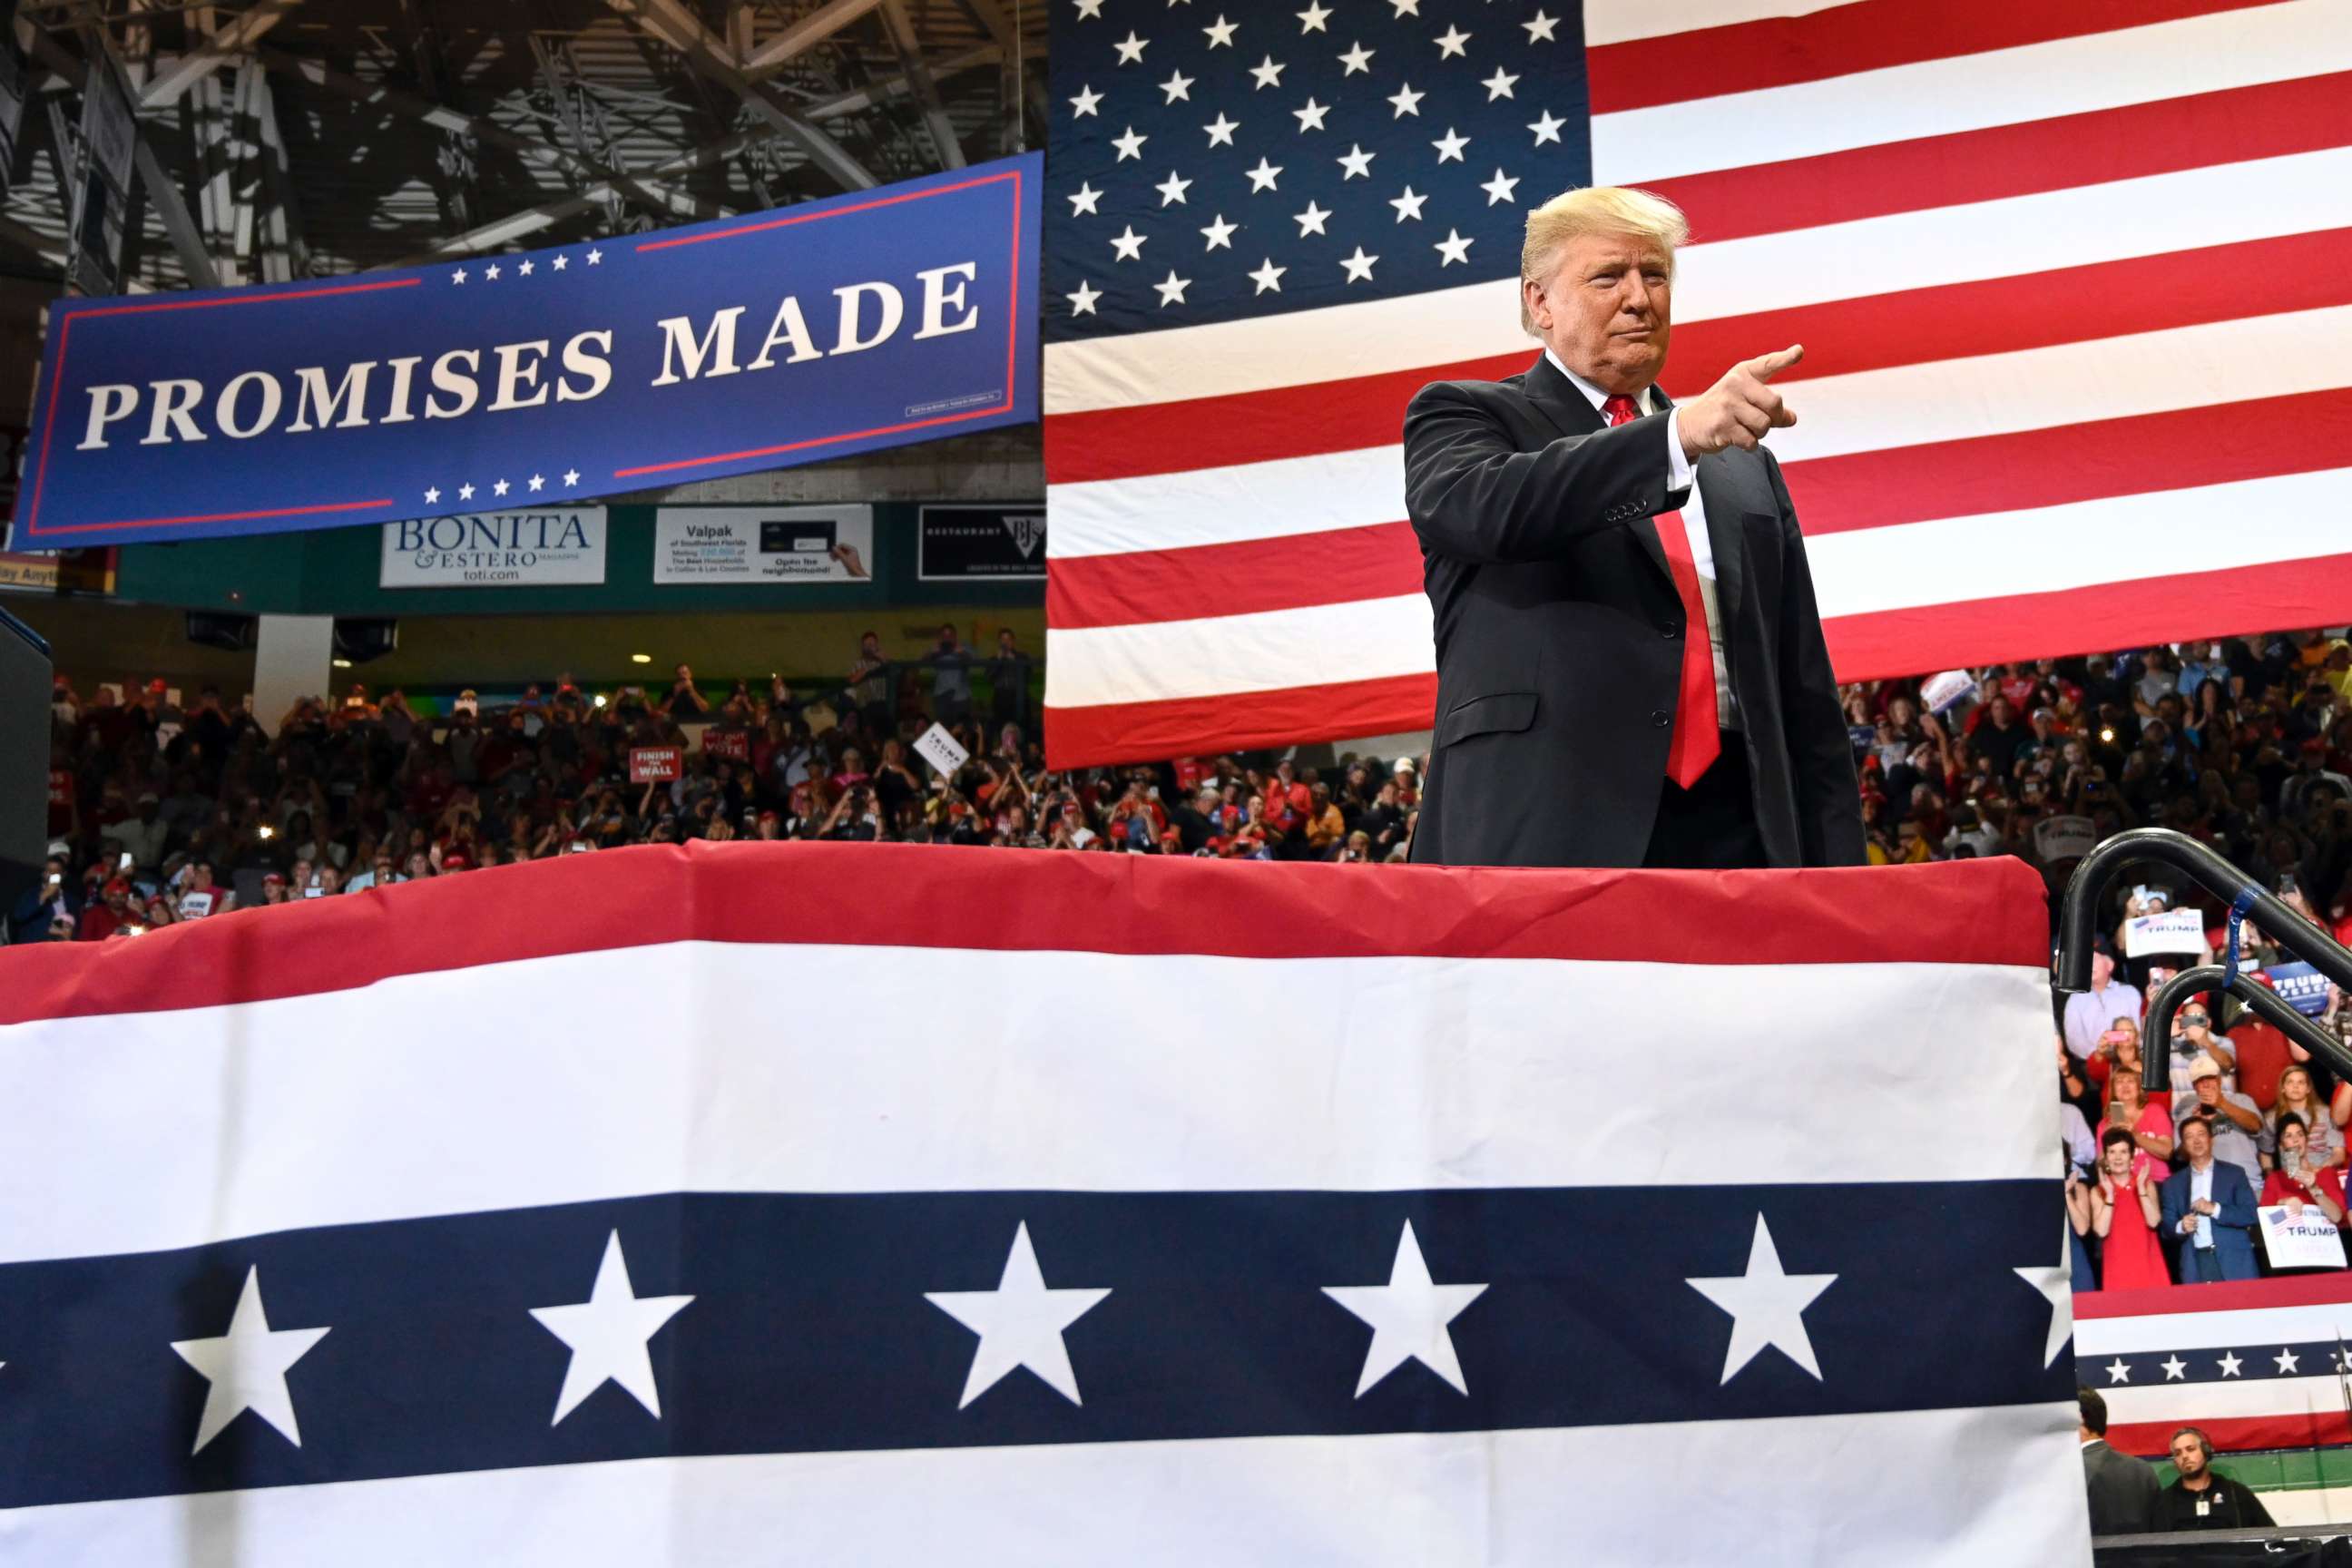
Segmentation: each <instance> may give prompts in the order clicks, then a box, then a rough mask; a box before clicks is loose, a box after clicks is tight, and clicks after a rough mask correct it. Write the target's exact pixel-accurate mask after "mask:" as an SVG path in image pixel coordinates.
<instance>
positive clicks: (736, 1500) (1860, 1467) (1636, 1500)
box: [7, 1401, 2090, 1568]
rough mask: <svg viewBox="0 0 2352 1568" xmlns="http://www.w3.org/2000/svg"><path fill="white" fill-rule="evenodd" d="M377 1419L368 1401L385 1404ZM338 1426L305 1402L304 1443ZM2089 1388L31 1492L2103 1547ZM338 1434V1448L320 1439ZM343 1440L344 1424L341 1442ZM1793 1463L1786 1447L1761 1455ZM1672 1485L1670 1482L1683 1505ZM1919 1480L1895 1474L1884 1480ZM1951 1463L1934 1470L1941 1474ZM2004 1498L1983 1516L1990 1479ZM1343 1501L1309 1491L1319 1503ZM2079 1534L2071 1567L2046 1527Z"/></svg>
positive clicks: (516, 1540) (343, 1518) (945, 1533)
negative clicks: (1917, 1405) (2077, 1411)
mask: <svg viewBox="0 0 2352 1568" xmlns="http://www.w3.org/2000/svg"><path fill="white" fill-rule="evenodd" d="M352 1418H353V1419H365V1415H364V1413H363V1412H360V1413H355V1414H354V1415H353V1416H352ZM321 1419H322V1417H320V1416H319V1415H313V1414H312V1413H310V1412H308V1411H306V1412H305V1413H304V1420H303V1428H304V1430H303V1435H304V1436H305V1437H311V1436H312V1435H313V1433H314V1432H318V1431H319V1430H320V1426H319V1424H320V1421H321ZM2073 1423H2074V1405H2073V1402H2072V1401H2068V1402H2067V1403H2065V1404H2063V1405H2017V1406H2011V1407H2008V1408H1994V1409H1980V1410H1922V1411H1915V1412H1903V1413H1896V1414H1887V1415H1833V1416H1818V1417H1796V1418H1788V1417H1783V1418H1776V1419H1768V1420H1754V1421H1694V1422H1685V1423H1675V1424H1660V1425H1654V1426H1589V1427H1571V1428H1565V1429H1555V1430H1545V1429H1528V1430H1517V1431H1507V1432H1462V1433H1403V1434H1395V1435H1385V1436H1363V1437H1338V1436H1312V1437H1261V1438H1223V1439H1209V1440H1202V1441H1195V1442H1139V1443H1069V1444H1038V1445H1034V1446H1028V1447H969V1448H937V1449H913V1450H898V1451H882V1452H862V1453H860V1452H851V1453H822V1454H764V1455H743V1456H730V1457H725V1458H685V1459H663V1458H652V1459H637V1460H629V1461H624V1462H621V1463H605V1464H583V1465H551V1466H547V1467H543V1468H530V1469H514V1470H474V1471H461V1472H457V1473H455V1474H446V1475H437V1476H421V1477H415V1478H411V1479H399V1480H376V1481H357V1482H348V1481H347V1482H341V1483H336V1484H331V1485H320V1486H289V1487H268V1488H257V1489H253V1490H249V1491H232V1492H211V1493H204V1494H199V1495H196V1496H193V1497H169V1498H142V1499H136V1500H130V1501H124V1502H108V1503H79V1504H72V1505H67V1506H56V1507H47V1508H35V1509H24V1510H17V1511H16V1513H14V1514H12V1515H10V1516H8V1525H7V1534H8V1536H9V1538H10V1539H11V1540H13V1541H14V1542H15V1543H16V1545H17V1546H19V1547H21V1548H23V1549H24V1553H25V1556H24V1560H25V1561H26V1562H28V1563H32V1562H37V1563H41V1564H43V1568H121V1565H122V1564H126V1563H216V1562H217V1563H226V1562H227V1561H228V1559H227V1558H226V1557H225V1556H221V1555H219V1553H220V1552H226V1551H231V1550H233V1551H234V1553H235V1561H236V1564H237V1565H238V1568H317V1565H318V1564H321V1563H331V1564H333V1565H334V1568H414V1565H415V1564H417V1563H499V1564H501V1565H504V1568H701V1565H703V1564H709V1563H824V1564H836V1563H840V1564H847V1563H973V1564H980V1565H983V1568H999V1565H1011V1564H1016V1563H1017V1564H1024V1565H1030V1564H1037V1565H1050V1564H1069V1565H1072V1568H1078V1565H1085V1568H1095V1565H1097V1564H1103V1563H1118V1564H1121V1565H1123V1568H1201V1565H1202V1564H1204V1563H1215V1564H1226V1563H1281V1564H1305V1563H1349V1564H1352V1565H1355V1568H1474V1565H1475V1568H1521V1565H1524V1568H1555V1565H1556V1564H1559V1563H1633V1562H1643V1563H1648V1562H1660V1561H1671V1562H1675V1563H1741V1564H1757V1565H1772V1564H1782V1563H1785V1564H1790V1565H1791V1568H1795V1565H1803V1568H1812V1565H1813V1564H1817V1563H1853V1562H1859V1561H1861V1559H1859V1558H1857V1557H1856V1556H1855V1555H1854V1553H1855V1550H1856V1543H1857V1542H1869V1543H1870V1544H1871V1551H1870V1553H1869V1557H1870V1560H1872V1561H1886V1562H1896V1563H1902V1564H1904V1565H1905V1568H1941V1565H1947V1564H1948V1565H1949V1568H1982V1565H1983V1564H1986V1563H2033V1564H2034V1565H2035V1568H2088V1565H2089V1563H2090V1555H2089V1549H2088V1542H2087V1538H2086V1536H2085V1534H2084V1522H2083V1480H2082V1476H2081V1474H2080V1473H2079V1472H2078V1471H2077V1470H2076V1468H2074V1466H2073V1465H2071V1464H2067V1465H2059V1464H2053V1463H2052V1462H2050V1461H2051V1458H2052V1456H2053V1451H2054V1452H2056V1453H2058V1454H2060V1455H2062V1456H2063V1454H2064V1453H2066V1452H2067V1451H2068V1450H2067V1449H2066V1448H2065V1447H2064V1444H2065V1436H2063V1435H2064V1434H2066V1433H2070V1432H2071V1431H2072V1430H2073ZM314 1440H315V1439H314ZM328 1440H330V1441H331V1437H329V1438H328ZM1759 1455H1769V1463H1764V1462H1759V1458H1758V1457H1759ZM1661 1476H1678V1477H1684V1478H1705V1479H1704V1483H1703V1484H1697V1485H1685V1486H1681V1487H1678V1488H1675V1501H1674V1511H1673V1514H1672V1516H1671V1517H1661V1516H1660V1515H1659V1513H1658V1512H1657V1505H1658V1502H1659V1499H1660V1496H1661V1490H1660V1481H1659V1478H1660V1477H1661ZM1890 1476H1893V1477H1902V1478H1906V1479H1908V1481H1909V1482H1910V1484H1905V1485H1889V1484H1887V1478H1888V1477H1890ZM1927 1477H1935V1478H1939V1479H1941V1480H1942V1481H1943V1482H1944V1483H1946V1484H1937V1485H1928V1484H1924V1483H1923V1482H1922V1481H1921V1478H1927ZM1989 1498H1997V1499H1999V1500H2000V1506H1999V1507H1997V1508H1989V1507H1987V1506H1985V1503H1986V1500H1987V1499H1989ZM1318 1502H1319V1504H1320V1505H1321V1506H1313V1505H1314V1504H1315V1503H1318ZM2067 1541H2074V1542H2084V1547H2083V1550H2082V1552H2081V1554H2080V1555H2078V1556H2075V1557H2073V1558H2071V1559H2069V1558H2063V1557H2062V1558H2057V1559H2053V1557H2052V1556H2051V1555H2050V1552H2051V1548H2052V1543H2053V1542H2067Z"/></svg>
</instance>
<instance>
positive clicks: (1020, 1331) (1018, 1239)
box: [923, 1221, 1110, 1410]
mask: <svg viewBox="0 0 2352 1568" xmlns="http://www.w3.org/2000/svg"><path fill="white" fill-rule="evenodd" d="M1109 1294H1110V1292H1109V1291H1108V1289H1099V1290H1097V1289H1059V1290H1053V1289H1046V1286H1045V1273H1044V1271H1043V1270H1041V1269H1040V1268H1038V1267H1037V1250H1036V1248H1035V1247H1033V1246H1031V1245H1030V1241H1029V1226H1028V1223H1027V1222H1026V1221H1024V1222H1023V1223H1022V1225H1021V1227H1020V1228H1019V1229H1018V1230H1016V1231H1014V1232H1013V1250H1012V1251H1011V1252H1010V1253H1008V1254H1007V1255H1006V1257H1005V1259H1004V1273H1003V1277H1002V1278H1000V1279H998V1280H997V1283H996V1289H993V1290H926V1291H925V1292H923V1300H926V1301H929V1303H930V1304H931V1305H932V1306H934V1307H937V1308H938V1309H939V1310H940V1311H942V1312H945V1313H946V1314H947V1315H948V1316H949V1317H950V1318H953V1319H954V1320H955V1321H957V1322H959V1323H961V1324H962V1325H963V1326H964V1327H965V1328H967V1329H970V1330H971V1331H972V1332H973V1333H976V1334H978V1335H979V1336H980V1343H979V1345H978V1346H977V1347H975V1348H974V1349H973V1351H972V1352H971V1373H970V1375H968V1376H967V1377H965V1379H964V1380H963V1397H962V1398H961V1399H960V1400H958V1401H957V1402H956V1408H957V1409H959V1410H961V1409H962V1408H964V1407H965V1406H966V1405H970V1404H971V1402H972V1401H973V1400H975V1399H978V1398H979V1397H980V1396H981V1395H982V1394H985V1393H987V1392H988V1391H989V1390H990V1389H991V1388H993V1387H994V1386H996V1384H997V1383H998V1382H999V1381H1000V1380H1001V1379H1003V1377H1004V1376H1005V1374H1006V1373H1011V1372H1013V1370H1015V1369H1016V1368H1019V1367H1024V1366H1025V1367H1027V1368H1028V1369H1029V1370H1030V1371H1031V1372H1034V1373H1036V1374H1037V1375H1038V1376H1039V1377H1041V1378H1043V1379H1045V1386H1046V1387H1048V1388H1050V1389H1052V1390H1053V1391H1054V1392H1055V1393H1056V1394H1060V1395H1061V1396H1062V1397H1063V1398H1065V1399H1066V1400H1068V1401H1069V1402H1070V1403H1071V1404H1073V1405H1083V1404H1084V1403H1085V1401H1084V1400H1082V1399H1080V1398H1079V1397H1078V1374H1077V1373H1076V1372H1075V1371H1074V1370H1072V1368H1071V1366H1070V1352H1069V1347H1068V1346H1066V1345H1065V1344H1064V1343H1063V1342H1062V1331H1063V1330H1065V1329H1066V1328H1068V1327H1069V1326H1070V1325H1071V1324H1072V1323H1075V1322H1076V1321H1078V1320H1079V1319H1080V1318H1082V1317H1084V1316H1086V1315H1087V1313H1088V1312H1090V1311H1092V1310H1094V1309H1095V1308H1096V1307H1097V1306H1099V1305H1100V1304H1101V1303H1102V1300H1103V1299H1104V1298H1105V1297H1107V1296H1108V1295H1109Z"/></svg>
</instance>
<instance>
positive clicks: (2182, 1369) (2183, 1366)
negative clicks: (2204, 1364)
mask: <svg viewBox="0 0 2352 1568" xmlns="http://www.w3.org/2000/svg"><path fill="white" fill-rule="evenodd" d="M2157 1364H2158V1366H2161V1367H2162V1368H2164V1381H2165V1382H2167V1383H2180V1382H2183V1381H2185V1379H2184V1378H2183V1376H2182V1374H2183V1373H2186V1372H2187V1371H2188V1370H2189V1363H2187V1362H2185V1361H2182V1360H2181V1359H2180V1357H2179V1353H2178V1352H2176V1353H2175V1354H2174V1355H2173V1357H2172V1359H2171V1360H2170V1361H2164V1362H2158V1363H2157Z"/></svg>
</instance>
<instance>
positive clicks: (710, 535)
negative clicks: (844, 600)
mask: <svg viewBox="0 0 2352 1568" xmlns="http://www.w3.org/2000/svg"><path fill="white" fill-rule="evenodd" d="M873 574H874V509H873V508H872V507H870V506H862V505H851V506H666V507H663V508H661V509H659V510H656V512H655V513H654V581H655V582H656V583H695V584H713V583H864V582H867V581H869V580H871V578H872V577H873Z"/></svg>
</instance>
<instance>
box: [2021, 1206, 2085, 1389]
mask: <svg viewBox="0 0 2352 1568" xmlns="http://www.w3.org/2000/svg"><path fill="white" fill-rule="evenodd" d="M2011 1272H2012V1273H2014V1274H2015V1275H2016V1276H2017V1277H2018V1278H2019V1279H2022V1280H2024V1281H2025V1282H2026V1283H2027V1284H2028V1285H2031V1286H2032V1287H2033V1289H2035V1290H2037V1291H2039V1292H2041V1295H2042V1300H2045V1301H2048V1302H2049V1303H2050V1336H2049V1338H2048V1339H2046V1340H2044V1341H2043V1342H2042V1365H2043V1366H2048V1365H2049V1364H2050V1363H2052V1362H2053V1361H2056V1360H2057V1359H2058V1352H2060V1351H2061V1350H2063V1349H2064V1348H2065V1345H2066V1342H2067V1341H2068V1340H2070V1339H2072V1338H2074V1258H2073V1256H2072V1254H2071V1252H2070V1250H2069V1247H2068V1245H2067V1230H2066V1222H2065V1221H2063V1220H2061V1221H2059V1222H2058V1261H2057V1264H2056V1265H2055V1266H2054V1267H2053V1266H2049V1265H2045V1266H2043V1267H2042V1268H2016V1269H2012V1270H2011Z"/></svg>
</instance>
